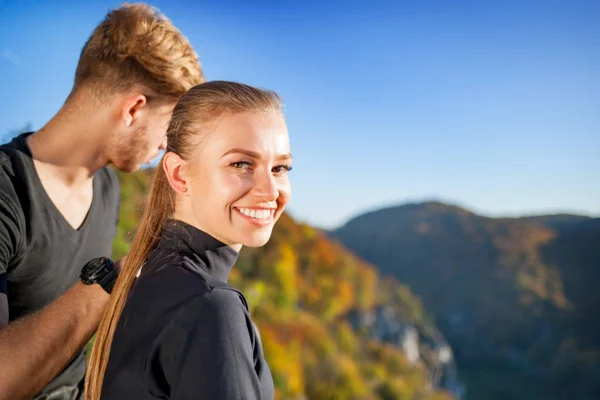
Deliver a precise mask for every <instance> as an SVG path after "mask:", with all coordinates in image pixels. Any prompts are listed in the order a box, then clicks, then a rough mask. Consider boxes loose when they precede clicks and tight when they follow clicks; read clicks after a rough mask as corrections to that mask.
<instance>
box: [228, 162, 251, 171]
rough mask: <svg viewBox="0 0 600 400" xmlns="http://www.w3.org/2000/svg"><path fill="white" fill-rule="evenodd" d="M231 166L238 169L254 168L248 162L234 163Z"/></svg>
mask: <svg viewBox="0 0 600 400" xmlns="http://www.w3.org/2000/svg"><path fill="white" fill-rule="evenodd" d="M230 165H231V166H232V167H233V168H236V169H249V168H250V167H251V166H252V164H251V163H249V162H248V161H238V162H234V163H232V164H230Z"/></svg>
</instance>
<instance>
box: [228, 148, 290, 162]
mask: <svg viewBox="0 0 600 400" xmlns="http://www.w3.org/2000/svg"><path fill="white" fill-rule="evenodd" d="M235 153H240V154H244V155H246V156H248V157H251V158H255V159H257V160H260V159H261V158H262V156H261V155H260V154H259V153H257V152H255V151H252V150H246V149H239V148H235V149H231V150H229V151H227V152H225V154H223V156H222V157H225V156H227V155H229V154H235ZM276 158H277V160H287V159H290V158H292V154H291V153H285V154H278V155H277V156H276Z"/></svg>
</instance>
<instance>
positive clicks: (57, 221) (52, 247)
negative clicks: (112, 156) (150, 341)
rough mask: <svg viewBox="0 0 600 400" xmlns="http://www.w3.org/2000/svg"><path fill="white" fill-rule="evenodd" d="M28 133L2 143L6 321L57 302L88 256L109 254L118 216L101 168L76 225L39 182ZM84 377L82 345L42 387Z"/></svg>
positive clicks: (111, 185)
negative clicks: (87, 206)
mask: <svg viewBox="0 0 600 400" xmlns="http://www.w3.org/2000/svg"><path fill="white" fill-rule="evenodd" d="M28 135H30V133H25V134H22V135H19V136H17V137H16V138H14V139H13V140H12V141H11V142H10V143H7V144H4V145H2V146H0V293H5V294H6V296H7V299H8V311H9V322H12V321H14V320H16V319H18V318H21V317H23V316H25V315H28V314H31V313H33V312H35V311H38V310H40V309H42V308H43V307H45V306H46V305H48V304H50V303H51V302H53V301H54V300H56V299H57V298H58V297H59V296H61V295H62V294H63V293H65V292H66V291H67V289H69V288H70V287H71V286H73V285H74V284H75V283H76V282H77V281H78V279H79V273H80V271H81V268H82V267H83V265H84V264H85V263H86V262H88V261H89V260H91V259H92V258H95V257H100V256H110V255H111V249H112V242H113V240H114V237H115V235H116V229H117V222H118V216H119V202H120V189H119V181H118V178H117V175H116V174H115V172H114V171H113V170H112V169H110V168H103V169H101V170H99V171H98V172H96V175H95V176H94V181H93V188H94V194H93V199H92V204H91V207H90V210H89V212H88V214H87V216H86V218H85V220H84V222H83V223H82V225H81V226H80V227H79V229H74V228H73V227H72V226H71V225H70V224H69V223H68V222H67V220H66V219H65V218H64V216H63V215H62V214H61V213H60V211H59V210H58V209H57V208H56V206H55V205H54V203H52V201H51V200H50V198H49V197H48V194H47V193H46V191H45V190H44V187H43V186H42V183H41V182H40V179H39V177H38V174H37V172H36V170H35V166H34V164H33V159H32V156H31V152H30V151H29V148H28V147H27V143H26V141H25V139H26V137H27V136H28ZM31 372H32V373H34V372H35V371H31ZM84 375H85V354H84V352H83V349H82V351H81V352H80V353H79V354H78V355H77V356H76V357H75V358H74V359H73V361H72V362H71V364H70V365H69V366H68V367H67V368H66V369H65V370H64V371H63V372H62V373H61V374H60V375H59V376H58V377H56V378H55V379H54V380H53V381H52V382H51V383H50V384H49V385H48V386H47V387H46V388H45V389H44V391H47V390H51V389H53V388H56V387H58V386H61V385H65V384H68V385H75V384H77V383H79V382H80V381H81V380H82V379H83V377H84Z"/></svg>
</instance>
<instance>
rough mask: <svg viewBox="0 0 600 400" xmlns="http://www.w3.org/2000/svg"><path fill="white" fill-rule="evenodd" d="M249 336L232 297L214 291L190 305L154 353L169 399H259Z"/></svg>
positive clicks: (243, 312)
mask: <svg viewBox="0 0 600 400" xmlns="http://www.w3.org/2000/svg"><path fill="white" fill-rule="evenodd" d="M253 332H254V331H253V328H252V322H251V320H250V317H249V314H248V313H247V311H246V309H245V307H244V304H243V303H242V300H241V298H240V295H239V294H238V293H237V292H235V291H232V290H228V289H213V290H212V291H211V292H208V293H206V294H205V295H203V296H202V297H199V298H196V299H194V300H192V301H191V302H189V303H188V304H187V307H186V309H185V310H184V312H182V313H181V315H180V317H179V318H177V320H176V321H174V323H173V324H172V326H171V327H170V328H169V329H168V331H167V332H165V334H164V335H162V337H161V338H160V343H159V345H158V347H159V350H158V352H156V353H155V354H157V360H156V361H158V362H160V364H161V365H160V370H161V371H162V372H161V374H164V375H163V376H164V379H165V380H166V381H167V382H168V386H169V388H170V399H172V400H188V399H197V398H206V399H222V400H233V399H235V400H240V399H245V400H258V399H262V398H263V397H262V392H261V386H260V383H259V378H258V375H257V373H256V371H255V369H254V357H253V351H254V350H253V349H254V341H255V340H256V337H255V336H254V334H253Z"/></svg>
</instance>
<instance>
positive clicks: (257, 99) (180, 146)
mask: <svg viewBox="0 0 600 400" xmlns="http://www.w3.org/2000/svg"><path fill="white" fill-rule="evenodd" d="M244 111H277V112H283V111H282V104H281V99H280V98H279V96H278V95H277V94H276V93H274V92H271V91H266V90H260V89H256V88H253V87H251V86H248V85H244V84H241V83H235V82H225V81H214V82H207V83H203V84H201V85H197V86H194V87H193V88H191V89H190V90H188V91H187V92H186V93H185V94H184V95H183V96H181V97H180V98H179V100H178V101H177V104H176V105H175V108H174V110H173V115H172V117H171V120H170V122H169V127H168V128H167V151H168V152H169V151H171V152H174V153H175V154H178V155H179V156H180V157H182V158H183V159H184V160H189V159H191V158H192V155H193V154H194V153H197V151H198V146H199V144H200V143H202V140H201V139H203V138H204V136H206V134H207V132H206V130H205V129H203V128H206V126H207V124H210V123H211V122H213V121H215V120H216V119H217V118H219V117H220V115H222V114H223V113H225V112H229V113H238V112H244ZM163 159H164V157H163ZM174 211H175V201H174V192H173V191H172V190H171V187H170V185H169V182H168V180H167V176H166V174H165V171H164V169H163V167H162V162H161V164H160V166H159V167H158V168H157V170H156V173H155V175H154V180H153V182H152V188H151V189H150V195H149V197H148V203H147V204H146V209H145V211H144V216H143V217H142V220H141V223H140V226H139V228H138V231H137V233H136V234H135V238H134V239H133V243H132V245H131V251H130V253H129V255H128V256H127V258H126V259H125V263H124V265H123V267H122V268H121V271H120V273H119V278H118V279H117V282H116V284H115V287H114V289H113V291H112V294H111V296H110V300H109V302H108V306H107V308H106V310H105V311H104V315H103V317H102V322H100V327H99V328H98V333H97V335H96V342H95V344H94V348H93V350H92V355H91V357H90V360H89V363H88V370H87V373H86V376H85V386H86V393H85V400H100V395H101V392H102V383H103V381H104V374H105V372H106V365H107V364H108V358H109V355H110V347H111V344H112V340H113V336H114V333H115V329H116V327H117V323H118V321H119V317H120V316H121V313H122V312H123V307H124V306H125V301H126V300H127V296H128V295H129V291H130V290H131V287H132V286H133V283H134V282H135V278H136V275H137V272H138V270H139V268H140V266H141V265H142V264H143V263H144V262H145V261H146V259H147V258H148V256H149V255H150V252H151V251H152V249H153V248H154V247H156V244H157V243H158V239H159V237H160V234H161V230H162V227H163V224H164V223H165V221H166V220H167V218H169V217H170V216H171V215H172V214H173V213H174Z"/></svg>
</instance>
